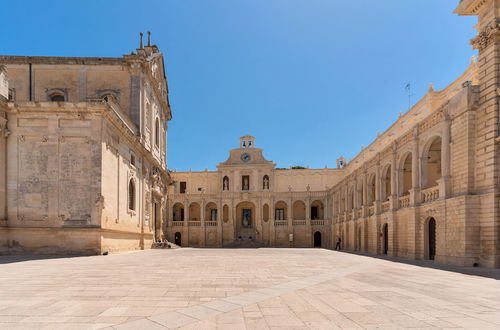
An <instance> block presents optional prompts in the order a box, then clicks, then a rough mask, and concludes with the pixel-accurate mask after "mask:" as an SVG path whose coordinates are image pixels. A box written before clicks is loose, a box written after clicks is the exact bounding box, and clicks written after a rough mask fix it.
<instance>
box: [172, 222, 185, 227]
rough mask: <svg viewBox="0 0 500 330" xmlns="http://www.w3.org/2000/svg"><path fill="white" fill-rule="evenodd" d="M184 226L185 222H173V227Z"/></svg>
mask: <svg viewBox="0 0 500 330" xmlns="http://www.w3.org/2000/svg"><path fill="white" fill-rule="evenodd" d="M182 226H184V221H172V227H182Z"/></svg>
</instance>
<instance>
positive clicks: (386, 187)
mask: <svg viewBox="0 0 500 330" xmlns="http://www.w3.org/2000/svg"><path fill="white" fill-rule="evenodd" d="M391 170H392V167H391V165H390V164H389V165H386V166H385V167H384V168H383V170H382V176H381V178H380V179H381V187H382V198H381V199H380V200H381V201H382V202H385V201H388V200H389V197H391V194H392V191H391V184H392V180H391V179H392V178H391Z"/></svg>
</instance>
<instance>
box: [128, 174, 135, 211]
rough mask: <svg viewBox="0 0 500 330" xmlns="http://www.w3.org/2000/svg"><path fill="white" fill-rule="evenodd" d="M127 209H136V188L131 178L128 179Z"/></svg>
mask: <svg viewBox="0 0 500 330" xmlns="http://www.w3.org/2000/svg"><path fill="white" fill-rule="evenodd" d="M128 209H129V210H132V211H135V209H136V188H135V180H134V179H133V178H131V179H130V180H129V181H128Z"/></svg>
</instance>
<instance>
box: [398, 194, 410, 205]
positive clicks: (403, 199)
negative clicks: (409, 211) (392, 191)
mask: <svg viewBox="0 0 500 330" xmlns="http://www.w3.org/2000/svg"><path fill="white" fill-rule="evenodd" d="M408 206H410V195H405V196H401V197H399V207H400V208H404V207H408Z"/></svg>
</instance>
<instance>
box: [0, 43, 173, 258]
mask: <svg viewBox="0 0 500 330" xmlns="http://www.w3.org/2000/svg"><path fill="white" fill-rule="evenodd" d="M0 64H2V65H3V67H2V70H0V77H1V75H2V74H4V73H5V70H4V69H5V68H6V71H7V74H8V76H9V87H10V88H9V89H8V95H7V100H5V99H4V100H3V101H1V102H0V124H1V125H0V128H1V130H2V135H3V136H4V137H3V138H2V139H0V168H1V171H0V194H1V199H0V253H12V252H36V253H78V254H96V253H102V252H106V251H109V252H113V251H123V250H130V249H140V248H144V247H150V246H151V243H152V241H153V239H154V238H160V237H161V234H162V233H161V227H162V223H161V220H162V218H163V216H162V214H163V212H165V210H166V209H165V203H166V200H165V198H164V196H165V189H166V186H167V185H168V183H169V175H168V171H167V164H166V143H167V141H166V130H167V121H169V120H170V119H171V112H170V106H169V102H168V89H167V81H166V76H165V71H164V61H163V55H162V54H161V53H160V52H159V50H158V48H157V47H156V46H152V45H151V44H150V42H149V38H148V44H147V46H143V44H142V35H141V45H140V48H139V49H137V50H136V52H135V53H132V54H130V55H124V56H123V57H117V58H102V57H32V56H0ZM0 80H1V79H0ZM0 91H4V88H3V87H2V86H1V84H0Z"/></svg>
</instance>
